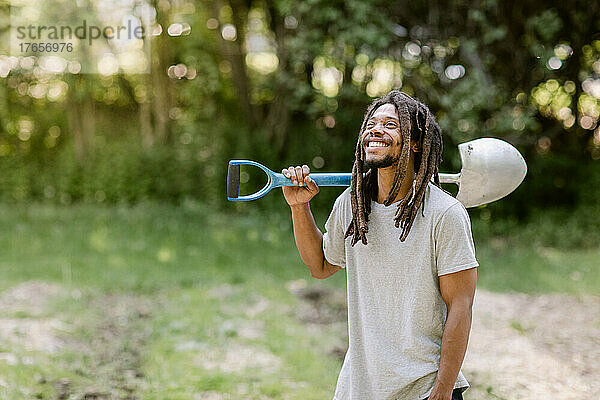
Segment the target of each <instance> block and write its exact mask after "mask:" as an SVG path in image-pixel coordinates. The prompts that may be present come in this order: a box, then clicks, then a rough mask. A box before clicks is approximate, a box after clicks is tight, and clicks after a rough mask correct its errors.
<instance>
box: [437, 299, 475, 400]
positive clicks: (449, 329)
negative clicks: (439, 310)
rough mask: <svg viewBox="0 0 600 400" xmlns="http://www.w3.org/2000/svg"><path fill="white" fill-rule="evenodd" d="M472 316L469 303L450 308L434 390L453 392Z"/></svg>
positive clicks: (463, 356) (467, 339)
mask: <svg viewBox="0 0 600 400" xmlns="http://www.w3.org/2000/svg"><path fill="white" fill-rule="evenodd" d="M471 318H472V310H471V305H470V304H468V303H466V304H455V305H453V306H452V307H451V308H450V309H449V310H448V314H447V317H446V325H445V327H444V334H443V336H442V345H441V354H440V365H439V368H438V374H437V378H436V382H435V385H434V392H437V393H451V392H452V389H453V388H454V383H455V382H456V378H457V377H458V372H459V371H460V367H461V365H462V363H463V360H464V358H465V352H466V351H467V343H468V341H469V333H470V331H471ZM432 394H433V392H432ZM432 398H433V397H432ZM440 398H442V397H440ZM448 398H450V397H448Z"/></svg>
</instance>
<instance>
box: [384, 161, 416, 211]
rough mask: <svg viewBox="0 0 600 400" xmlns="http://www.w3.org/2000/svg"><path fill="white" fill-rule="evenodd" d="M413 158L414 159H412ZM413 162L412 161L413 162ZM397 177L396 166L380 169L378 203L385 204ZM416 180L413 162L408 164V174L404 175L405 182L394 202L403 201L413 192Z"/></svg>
mask: <svg viewBox="0 0 600 400" xmlns="http://www.w3.org/2000/svg"><path fill="white" fill-rule="evenodd" d="M411 158H412V157H411ZM411 161H412V160H411ZM395 175H396V166H395V165H394V166H391V167H387V168H378V169H377V202H378V203H383V202H384V201H385V199H386V197H387V195H388V193H389V192H390V189H391V188H392V184H393V183H394V176H395ZM413 180H414V167H413V162H409V163H408V168H407V171H406V174H405V175H404V180H403V181H402V184H401V185H400V190H399V191H398V194H397V195H396V198H395V199H394V200H393V201H392V203H395V202H397V201H400V200H401V199H403V198H404V197H405V196H406V194H407V193H408V192H409V191H410V190H412V185H413Z"/></svg>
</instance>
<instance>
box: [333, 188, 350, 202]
mask: <svg viewBox="0 0 600 400" xmlns="http://www.w3.org/2000/svg"><path fill="white" fill-rule="evenodd" d="M344 204H350V187H347V188H346V190H344V191H343V192H342V193H340V195H339V196H338V197H337V198H336V199H335V205H337V206H341V205H344Z"/></svg>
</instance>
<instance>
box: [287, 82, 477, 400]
mask: <svg viewBox="0 0 600 400" xmlns="http://www.w3.org/2000/svg"><path fill="white" fill-rule="evenodd" d="M441 154H442V135H441V131H440V128H439V126H438V125H437V123H436V122H435V119H434V117H433V115H432V114H431V113H430V111H429V109H428V108H427V107H426V106H425V105H424V104H422V103H420V102H418V101H416V100H415V99H413V98H412V97H410V96H408V95H406V94H405V93H402V92H400V91H397V90H394V91H391V92H390V93H388V94H387V95H386V96H384V97H382V98H380V99H378V100H375V101H374V102H373V103H372V104H371V105H370V107H369V108H368V110H367V112H366V115H365V118H364V121H363V123H362V126H361V130H360V134H359V137H358V142H357V145H356V151H355V157H356V159H355V162H354V166H353V168H352V179H351V185H350V187H349V188H348V189H346V190H345V191H344V192H343V193H342V194H341V195H340V196H339V197H338V198H337V200H336V201H335V204H334V206H333V210H332V212H331V215H330V216H329V219H328V220H327V222H326V224H325V228H326V233H325V234H324V235H322V234H321V232H320V231H319V229H318V228H317V226H316V225H315V222H314V219H313V216H312V214H311V211H310V207H309V201H310V199H312V198H313V197H314V196H315V195H316V194H317V193H318V192H319V188H318V187H317V185H316V184H315V182H314V181H313V180H312V179H311V178H310V169H309V168H308V166H307V165H303V166H302V167H299V166H298V167H289V168H288V169H284V170H283V171H282V173H283V174H284V175H285V176H287V177H288V178H291V179H292V181H293V182H294V183H295V184H297V185H298V187H295V186H289V187H284V188H283V193H284V196H285V199H286V201H287V203H288V204H289V205H290V208H291V211H292V219H293V225H294V236H295V239H296V245H297V247H298V250H299V252H300V256H301V258H302V260H303V261H304V263H305V264H306V265H307V266H308V268H309V270H310V272H311V275H312V276H313V277H315V278H319V279H324V278H327V277H329V276H331V275H333V274H334V273H336V272H337V271H339V270H340V269H342V268H346V273H347V285H348V289H347V291H348V293H347V296H348V332H349V342H350V343H349V344H350V345H349V348H348V352H347V354H346V357H345V360H344V364H343V366H342V370H341V372H340V375H339V378H338V383H337V387H336V391H335V396H334V400H347V399H351V400H357V399H358V400H367V399H401V400H422V399H425V398H428V399H429V400H450V399H453V400H455V399H462V392H463V391H464V390H465V389H466V388H468V386H469V384H468V382H467V380H466V379H465V377H464V376H463V375H462V373H461V371H460V368H461V365H462V362H463V359H464V355H465V351H466V348H467V342H468V338H469V332H470V329H471V309H472V304H473V297H474V294H475V284H476V280H477V272H476V271H477V269H476V267H477V266H478V265H479V264H478V263H477V260H476V259H475V249H474V245H473V239H472V234H471V224H470V220H469V216H468V214H467V212H466V210H465V208H464V206H463V205H462V204H461V203H459V202H458V201H457V200H456V199H455V198H454V197H452V196H451V195H449V194H448V193H447V192H445V191H444V190H443V189H441V187H440V183H439V177H438V172H439V170H438V167H439V163H440V162H441ZM363 173H365V174H364V176H363ZM432 178H433V181H432ZM303 184H305V185H303ZM367 239H368V240H367ZM359 241H360V242H361V243H359V244H358V245H357V243H358V242H359Z"/></svg>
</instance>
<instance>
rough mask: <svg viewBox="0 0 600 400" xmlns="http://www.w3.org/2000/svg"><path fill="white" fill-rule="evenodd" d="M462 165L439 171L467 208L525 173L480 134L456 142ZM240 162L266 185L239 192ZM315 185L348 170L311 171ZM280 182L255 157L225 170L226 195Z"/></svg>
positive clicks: (342, 178)
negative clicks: (253, 168)
mask: <svg viewBox="0 0 600 400" xmlns="http://www.w3.org/2000/svg"><path fill="white" fill-rule="evenodd" d="M458 151H459V153H460V159H461V161H462V169H461V170H460V172H459V173H457V174H446V173H441V174H440V182H441V183H455V184H457V185H458V194H457V195H456V198H457V199H458V200H459V201H460V202H461V203H462V204H463V205H464V206H465V207H467V208H469V207H477V206H480V205H482V204H487V203H491V202H493V201H496V200H499V199H501V198H503V197H504V196H506V195H508V194H510V193H511V192H512V191H513V190H515V189H516V188H517V187H518V186H519V185H520V184H521V182H523V179H524V178H525V174H527V164H525V160H524V159H523V156H522V155H521V153H519V151H518V150H517V149H516V148H514V147H513V146H512V145H511V144H510V143H508V142H505V141H504V140H500V139H495V138H480V139H475V140H472V141H470V142H466V143H461V144H459V145H458ZM240 165H253V166H256V167H258V168H260V169H262V170H263V171H264V172H265V174H266V175H267V183H266V185H265V186H264V187H263V188H262V189H260V190H259V191H258V192H256V193H253V194H250V195H247V196H240V195H239V194H240ZM310 177H311V178H312V179H313V180H314V181H315V182H316V184H317V185H318V186H350V177H351V174H349V173H319V172H317V173H312V172H311V174H310ZM281 186H296V185H294V184H293V183H292V181H291V179H289V178H286V177H285V176H284V175H283V174H281V173H276V172H273V171H271V170H270V169H269V168H267V167H265V166H264V165H262V164H259V163H257V162H256V161H250V160H231V161H229V167H228V170H227V199H228V200H231V201H249V200H256V199H259V198H261V197H263V196H264V195H266V194H267V193H269V191H271V190H272V189H274V188H277V187H281Z"/></svg>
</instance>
